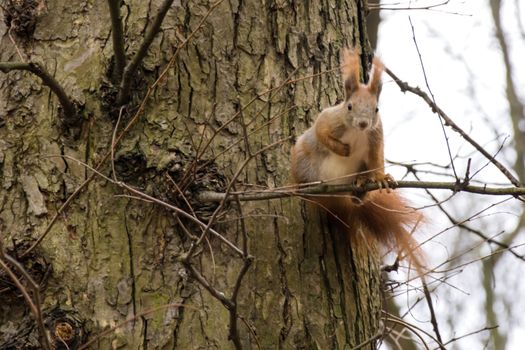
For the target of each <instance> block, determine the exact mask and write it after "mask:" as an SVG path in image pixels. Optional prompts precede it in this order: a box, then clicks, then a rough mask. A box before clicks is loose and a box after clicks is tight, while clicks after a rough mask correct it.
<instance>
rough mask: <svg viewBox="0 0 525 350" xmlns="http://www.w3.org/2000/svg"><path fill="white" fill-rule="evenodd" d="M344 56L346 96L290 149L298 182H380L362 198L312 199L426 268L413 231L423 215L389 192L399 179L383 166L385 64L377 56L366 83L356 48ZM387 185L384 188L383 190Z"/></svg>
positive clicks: (351, 225) (294, 174)
mask: <svg viewBox="0 0 525 350" xmlns="http://www.w3.org/2000/svg"><path fill="white" fill-rule="evenodd" d="M341 56H342V59H341V73H342V78H343V82H344V91H345V99H344V101H343V102H341V103H339V104H337V105H335V106H332V107H328V108H326V109H324V110H322V111H321V113H320V114H319V115H318V116H317V118H316V120H315V122H314V124H313V125H312V127H310V128H309V129H308V130H306V131H305V132H304V133H303V134H302V135H301V136H300V137H299V138H298V139H297V142H296V143H295V145H294V146H293V147H292V150H291V173H292V178H293V181H294V182H295V183H297V184H301V183H313V182H319V181H321V182H322V183H326V184H351V183H355V184H357V185H358V186H361V185H363V184H366V183H378V184H379V185H380V190H379V191H371V192H367V193H365V194H364V195H362V196H361V197H359V196H355V195H354V196H349V195H348V194H343V195H341V194H336V195H333V196H328V195H323V196H308V199H309V200H313V201H314V202H316V203H317V204H318V205H319V206H321V207H322V208H324V209H326V210H327V211H328V213H330V215H331V217H336V218H337V220H338V221H339V222H340V223H343V224H344V225H345V226H346V227H350V228H352V227H355V226H356V225H357V224H358V223H359V224H361V225H363V226H365V227H366V228H367V229H368V230H369V231H370V232H371V233H372V235H373V236H374V237H375V238H376V239H377V240H378V241H379V242H380V243H382V244H383V245H386V246H387V247H388V248H391V249H396V250H397V251H398V252H399V253H401V252H403V254H404V257H408V258H409V260H410V261H411V262H412V263H414V265H416V268H417V269H418V271H421V260H420V258H419V256H420V253H419V249H418V245H417V242H416V241H415V240H414V239H413V238H412V236H411V234H410V232H409V230H410V229H411V228H412V227H414V226H415V225H417V224H418V223H419V221H420V220H421V219H422V216H421V214H419V213H417V212H416V211H414V210H412V209H409V208H408V207H407V204H406V201H405V200H404V199H403V198H402V197H401V196H400V195H399V194H397V193H395V192H392V191H391V190H390V185H392V184H395V180H394V179H393V177H392V176H391V175H390V174H386V173H385V170H384V167H385V165H384V142H383V138H384V137H383V127H382V123H381V118H380V116H379V109H378V107H377V106H378V100H379V95H380V93H381V86H382V84H381V73H382V72H383V69H384V66H383V64H382V62H381V61H380V60H379V58H377V57H375V58H374V59H373V61H372V63H373V64H372V70H371V72H370V73H371V74H370V76H371V77H370V80H369V82H368V84H366V85H364V84H361V83H360V81H359V76H360V75H359V67H360V64H359V62H360V60H359V55H358V54H357V52H356V51H355V50H353V49H344V50H343V51H342V55H341ZM383 187H384V188H386V191H385V192H384V191H382V190H381V189H382V188H383Z"/></svg>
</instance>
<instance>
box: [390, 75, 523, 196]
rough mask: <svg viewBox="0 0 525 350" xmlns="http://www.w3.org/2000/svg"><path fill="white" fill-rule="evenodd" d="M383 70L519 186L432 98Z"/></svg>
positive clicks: (402, 89)
mask: <svg viewBox="0 0 525 350" xmlns="http://www.w3.org/2000/svg"><path fill="white" fill-rule="evenodd" d="M385 72H386V73H387V74H388V75H390V76H391V77H392V79H394V81H395V82H396V84H397V85H398V86H399V88H400V89H401V91H403V92H405V91H410V92H411V93H413V94H415V95H417V96H419V97H421V98H422V99H423V100H424V101H425V102H426V103H427V104H428V105H429V106H430V107H431V108H432V112H434V113H437V114H438V115H439V116H440V117H441V118H442V119H443V120H444V121H445V126H450V127H451V128H452V130H454V131H455V132H457V133H458V134H460V135H461V136H462V137H463V138H464V139H465V140H467V142H468V143H470V144H471V145H472V146H473V147H474V148H475V149H477V150H478V151H479V152H480V153H481V154H483V156H485V157H486V158H487V159H488V160H490V162H491V163H492V164H494V165H495V166H496V168H498V169H499V171H501V172H502V173H503V175H505V176H506V177H507V179H509V180H510V182H511V183H512V184H513V185H514V186H516V187H520V185H521V183H520V181H519V180H518V179H517V178H516V177H514V175H512V174H511V172H510V170H508V169H507V168H506V167H505V166H504V165H503V164H501V163H500V162H499V161H498V160H496V158H494V157H493V156H492V155H491V154H490V153H488V152H487V151H486V150H485V149H484V148H483V147H482V146H481V145H480V144H479V143H477V142H476V141H475V140H474V139H473V138H472V137H470V136H469V134H467V133H466V132H465V131H463V129H461V128H460V127H459V126H458V125H457V124H456V123H455V122H454V121H453V120H452V119H450V117H449V116H448V115H447V114H446V113H445V112H444V111H443V110H442V109H441V108H439V106H438V105H437V104H435V103H434V102H433V101H432V99H431V98H430V97H429V96H428V95H427V94H426V93H425V92H424V91H422V90H421V89H420V88H418V87H412V86H410V85H408V83H406V82H404V81H402V80H400V79H399V78H398V77H397V76H396V75H395V74H394V73H393V72H392V71H391V70H390V69H388V68H387V67H385Z"/></svg>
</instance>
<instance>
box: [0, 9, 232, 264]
mask: <svg viewBox="0 0 525 350" xmlns="http://www.w3.org/2000/svg"><path fill="white" fill-rule="evenodd" d="M222 1H223V0H219V1H218V2H217V3H216V4H215V5H214V6H212V8H210V10H209V11H208V12H207V13H206V15H205V16H204V18H203V20H202V21H201V22H200V23H199V25H198V26H197V28H196V29H195V30H194V31H193V32H192V33H191V34H190V35H189V36H188V37H187V38H186V40H185V41H184V42H182V43H181V44H180V45H179V46H178V47H177V50H176V51H175V53H174V54H173V55H172V56H171V58H170V61H169V62H168V64H166V66H165V67H164V69H163V71H162V72H161V73H160V75H159V77H158V78H157V80H155V82H154V83H153V84H152V85H151V86H150V87H149V88H148V91H147V93H146V96H144V98H143V99H142V102H141V104H140V106H139V108H138V109H137V111H136V112H135V115H134V116H133V118H131V120H130V121H129V122H128V124H127V125H126V127H125V128H124V129H123V130H122V132H121V133H120V134H119V135H118V137H117V139H116V140H115V141H114V144H115V145H118V144H119V142H120V140H121V139H122V138H123V137H124V135H126V134H127V133H128V131H129V130H130V129H131V128H132V127H133V125H135V124H136V123H137V121H138V120H139V117H140V116H141V115H142V113H143V112H144V110H145V108H146V103H147V101H148V100H149V97H150V95H151V94H152V93H153V91H154V89H155V88H156V87H157V86H158V85H159V84H160V83H161V82H162V81H163V80H164V78H165V77H166V75H167V73H168V71H169V70H170V69H171V67H172V66H173V65H174V64H175V59H176V58H177V56H178V54H179V52H180V50H182V48H183V47H184V46H186V45H187V43H188V42H189V40H190V39H191V38H193V37H194V36H195V34H196V33H197V32H198V31H199V30H200V29H201V26H202V24H203V23H204V20H205V19H206V18H208V16H209V15H210V14H211V13H212V11H213V10H214V9H215V7H216V6H217V5H218V4H219V3H220V2H222ZM0 67H1V63H0ZM110 155H111V150H110V151H108V152H106V154H105V155H104V156H103V157H102V159H101V160H100V161H99V162H98V164H97V165H96V166H95V167H94V169H100V168H101V167H102V165H103V164H105V162H106V161H107V160H108V159H109V157H110ZM96 175H97V174H96V173H93V174H92V175H91V176H90V177H89V178H87V179H86V180H84V181H83V182H82V183H81V184H80V185H79V186H78V187H77V188H76V189H75V191H74V192H73V193H72V194H71V195H70V196H69V197H68V198H67V200H66V201H65V202H64V204H62V205H61V206H60V208H58V210H57V212H56V213H55V215H54V216H53V218H52V219H51V222H50V223H49V224H48V225H47V227H46V229H45V230H44V232H43V233H42V234H41V235H40V236H39V237H38V239H37V240H36V241H35V242H34V243H33V244H32V245H31V246H30V247H29V248H28V249H27V250H26V251H25V252H24V253H22V255H21V257H24V256H26V255H27V254H29V253H30V252H31V251H32V250H33V249H35V247H37V246H38V245H39V244H40V242H42V240H43V239H44V238H45V237H46V236H47V235H48V233H49V232H51V229H52V228H53V226H54V225H55V223H56V221H57V220H58V218H59V216H60V215H61V214H62V213H63V212H64V211H65V210H66V208H67V207H69V205H70V204H71V202H72V201H73V200H74V199H75V198H76V197H77V196H79V195H80V193H82V191H83V190H84V189H85V188H86V187H87V185H89V183H91V181H93V179H94V178H95V176H96Z"/></svg>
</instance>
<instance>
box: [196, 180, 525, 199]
mask: <svg viewBox="0 0 525 350" xmlns="http://www.w3.org/2000/svg"><path fill="white" fill-rule="evenodd" d="M390 188H392V189H396V188H423V189H434V190H451V191H453V192H469V193H476V194H485V195H493V196H522V195H525V187H487V186H474V185H467V184H462V183H457V182H430V181H398V182H397V183H396V184H391V185H390ZM378 189H380V186H379V184H376V183H369V184H366V185H363V186H356V185H355V184H344V185H327V184H314V185H310V186H307V187H287V188H283V189H274V190H267V191H244V192H230V194H229V195H230V196H229V197H228V198H226V201H235V200H236V197H238V198H239V200H240V201H261V200H268V199H276V198H284V197H290V196H302V195H328V194H336V193H347V192H351V193H356V194H360V193H365V192H368V191H373V190H378ZM234 195H235V196H234ZM197 197H198V199H199V200H201V201H203V202H220V201H222V200H224V197H225V194H224V193H220V192H212V191H204V192H201V193H199V194H198V195H197Z"/></svg>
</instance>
